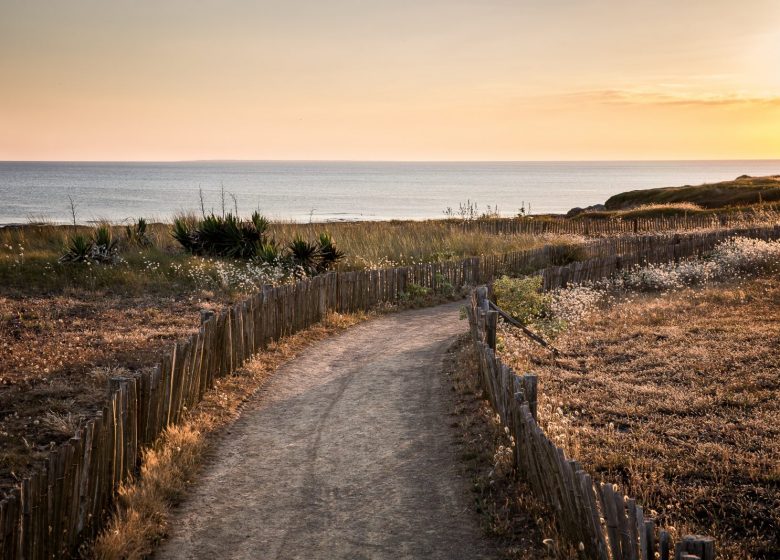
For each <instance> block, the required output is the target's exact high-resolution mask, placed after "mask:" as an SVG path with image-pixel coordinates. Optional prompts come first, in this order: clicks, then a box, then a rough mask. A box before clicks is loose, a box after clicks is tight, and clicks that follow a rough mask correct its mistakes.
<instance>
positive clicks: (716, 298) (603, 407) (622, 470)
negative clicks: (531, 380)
mask: <svg viewBox="0 0 780 560" xmlns="http://www.w3.org/2000/svg"><path fill="white" fill-rule="evenodd" d="M575 307H576V306H575ZM585 307H588V308H589V309H590V311H592V312H591V313H588V312H587V311H586V312H581V313H579V315H578V318H579V319H580V321H581V322H580V323H579V324H577V325H573V326H572V328H571V329H570V330H569V331H568V332H566V333H565V334H563V335H561V336H560V338H559V339H558V340H557V341H556V344H557V346H558V347H559V348H560V349H561V350H562V352H563V354H562V356H560V357H559V358H558V359H553V358H552V357H551V356H550V355H549V354H547V353H545V352H544V351H543V350H540V349H539V348H537V347H534V346H532V345H531V344H532V343H531V344H529V343H528V342H526V340H524V339H520V338H518V337H517V335H516V333H514V332H512V331H510V330H509V329H508V328H503V329H502V348H503V354H504V357H505V358H507V359H508V361H509V362H511V363H512V365H513V366H514V367H515V368H516V370H517V371H529V370H530V371H534V372H535V373H538V374H539V378H540V387H539V401H540V416H541V420H542V423H543V424H544V426H545V428H546V430H547V432H548V434H550V435H551V436H552V437H554V438H555V439H556V440H557V443H558V444H559V445H562V446H563V447H564V448H565V449H566V450H567V452H568V453H569V454H571V455H572V456H574V457H575V458H577V459H578V460H580V461H582V462H583V463H584V464H585V465H586V467H587V469H588V470H589V471H590V472H592V473H596V474H598V475H599V476H600V477H601V478H602V479H603V480H605V481H612V482H618V483H620V484H621V485H623V487H624V488H626V491H627V493H628V494H629V495H632V496H635V497H637V498H638V499H639V500H640V501H641V503H642V504H643V506H645V508H646V511H648V510H649V511H650V512H651V514H652V515H653V516H655V517H656V518H657V519H658V520H659V521H660V522H661V523H662V524H664V525H666V526H668V527H673V528H674V532H675V533H677V534H691V533H699V534H708V535H712V536H714V537H716V539H717V541H718V546H719V550H720V553H721V554H722V557H723V558H735V559H736V558H740V559H741V558H767V559H768V558H777V557H778V556H780V423H779V422H778V420H777V419H778V417H779V416H780V351H778V348H780V327H779V325H780V277H779V276H778V275H777V273H776V272H775V273H772V274H769V275H766V276H762V277H759V278H754V279H742V280H740V279H732V280H730V281H729V282H728V283H724V284H712V285H710V286H707V287H700V288H694V289H692V288H683V289H678V290H676V291H673V292H666V293H662V294H660V295H659V294H652V293H642V294H636V293H634V294H631V295H629V296H624V297H623V298H622V299H619V300H617V301H613V302H612V304H611V305H609V306H608V307H606V308H604V309H596V308H595V307H594V306H593V302H590V303H588V304H587V305H586V306H585ZM593 311H595V312H593Z"/></svg>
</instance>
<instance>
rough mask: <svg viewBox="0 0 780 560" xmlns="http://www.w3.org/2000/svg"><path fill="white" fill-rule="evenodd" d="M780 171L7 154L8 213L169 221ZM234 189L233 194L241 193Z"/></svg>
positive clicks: (31, 217)
mask: <svg viewBox="0 0 780 560" xmlns="http://www.w3.org/2000/svg"><path fill="white" fill-rule="evenodd" d="M743 174H747V175H773V174H780V160H747V161H735V160H730V161H615V162H457V163H456V162H453V163H449V162H447V163H444V162H441V163H439V162H430V163H427V162H426V163H420V162H319V161H318V162H305V161H300V162H288V161H284V162H281V161H280V162H274V161H235V162H233V161H219V162H211V161H209V162H181V163H80V162H68V163H60V162H0V224H10V223H26V222H28V221H38V220H47V221H52V222H69V221H70V220H71V212H70V199H71V198H72V200H73V201H74V203H75V205H76V217H77V220H78V221H79V222H89V221H94V220H110V221H112V222H122V221H125V220H128V219H133V218H137V217H145V218H147V219H151V220H169V219H170V218H171V217H172V216H174V215H175V214H177V213H180V212H187V211H197V212H200V206H201V202H200V194H199V193H200V192H201V191H202V193H203V201H204V205H205V208H206V211H210V210H212V209H213V210H214V211H216V212H221V211H222V196H221V193H222V191H223V190H224V192H225V193H226V194H225V205H226V209H227V210H233V208H234V207H235V206H237V207H238V211H239V213H240V214H249V213H250V212H252V211H253V210H255V209H259V210H260V211H261V212H262V213H264V214H265V215H267V216H268V217H270V218H273V219H277V220H292V221H298V222H308V221H315V222H321V221H332V220H388V219H424V218H441V217H443V216H444V211H445V209H446V208H447V207H451V208H453V209H455V210H457V208H458V206H459V204H460V203H465V202H466V201H467V200H470V201H472V202H476V203H477V205H478V209H479V211H485V210H487V207H488V205H489V206H490V207H491V208H498V211H499V212H500V214H501V215H503V216H514V215H516V214H517V213H518V210H519V209H520V208H521V207H523V206H524V207H525V208H526V209H528V208H529V206H530V211H531V212H532V213H534V214H539V213H551V212H552V213H561V212H566V211H568V210H569V209H570V208H572V207H575V206H580V207H585V206H589V205H592V204H598V203H603V202H604V201H605V200H606V199H607V198H609V197H610V196H611V195H613V194H616V193H619V192H622V191H626V190H632V189H643V188H652V187H668V186H677V185H685V184H700V183H704V182H714V181H722V180H728V179H734V178H736V177H737V176H739V175H743ZM234 198H235V203H234Z"/></svg>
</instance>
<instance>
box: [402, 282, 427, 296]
mask: <svg viewBox="0 0 780 560" xmlns="http://www.w3.org/2000/svg"><path fill="white" fill-rule="evenodd" d="M430 293H431V289H430V288H426V287H425V286H420V285H419V284H415V283H414V282H410V283H409V284H407V285H406V289H405V290H404V291H403V292H401V299H402V300H404V301H409V300H413V299H418V298H424V297H426V296H428V295H430Z"/></svg>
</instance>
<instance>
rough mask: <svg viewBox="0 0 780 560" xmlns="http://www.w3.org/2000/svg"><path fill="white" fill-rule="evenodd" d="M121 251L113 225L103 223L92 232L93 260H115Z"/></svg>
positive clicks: (106, 261) (105, 261)
mask: <svg viewBox="0 0 780 560" xmlns="http://www.w3.org/2000/svg"><path fill="white" fill-rule="evenodd" d="M118 251H119V242H118V241H117V240H116V239H114V234H113V233H112V232H111V226H109V225H108V224H102V225H100V226H98V227H97V228H95V231H94V233H93V234H92V260H93V261H97V262H104V263H108V262H113V261H114V260H115V259H116V257H117V253H118Z"/></svg>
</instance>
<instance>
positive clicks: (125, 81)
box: [0, 0, 780, 160]
mask: <svg viewBox="0 0 780 560" xmlns="http://www.w3.org/2000/svg"><path fill="white" fill-rule="evenodd" d="M708 158H713V159H715V158H729V159H740V158H780V2H778V1H777V0H766V1H764V0H743V1H742V2H735V1H733V0H706V1H705V0H702V1H691V2H679V1H658V0H656V1H645V0H633V1H630V2H626V1H625V0H602V1H586V0H533V1H531V0H480V1H476V0H468V1H467V0H425V1H422V0H414V1H410V0H373V1H369V0H366V1H358V0H329V1H310V2H303V1H299V0H285V1H281V0H279V1H276V2H266V1H252V0H219V1H217V0H203V1H198V0H186V1H185V0H154V1H151V0H110V1H106V0H90V1H87V0H67V1H64V0H62V1H53V2H52V1H41V0H0V159H2V160H189V159H341V160H344V159H346V160H550V159H552V160H578V159H708Z"/></svg>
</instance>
